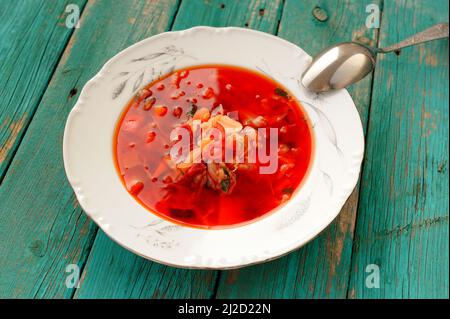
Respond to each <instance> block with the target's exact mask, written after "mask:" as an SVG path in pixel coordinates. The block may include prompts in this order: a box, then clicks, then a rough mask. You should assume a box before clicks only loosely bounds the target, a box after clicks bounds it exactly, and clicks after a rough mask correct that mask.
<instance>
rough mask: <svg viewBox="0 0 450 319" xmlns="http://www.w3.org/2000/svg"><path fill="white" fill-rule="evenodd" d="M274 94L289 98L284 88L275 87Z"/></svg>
mask: <svg viewBox="0 0 450 319" xmlns="http://www.w3.org/2000/svg"><path fill="white" fill-rule="evenodd" d="M275 94H276V95H279V96H281V97H284V98H286V99H288V98H289V94H288V92H286V91H285V90H283V89H281V88H275Z"/></svg>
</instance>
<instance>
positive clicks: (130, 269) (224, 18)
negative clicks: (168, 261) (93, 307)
mask: <svg viewBox="0 0 450 319" xmlns="http://www.w3.org/2000/svg"><path fill="white" fill-rule="evenodd" d="M222 3H225V6H224V7H222V5H221V4H222ZM266 3H267V6H266ZM280 6H281V1H267V2H265V1H223V2H220V1H198V0H195V1H193V0H191V1H183V2H182V3H181V6H180V8H179V10H178V14H177V16H176V18H175V21H174V25H173V28H174V29H186V28H190V27H192V26H195V25H212V26H222V25H234V26H245V24H246V23H247V22H248V23H249V26H250V27H254V28H262V29H263V30H265V31H270V30H275V29H276V26H277V23H278V19H279V14H280V12H281V8H280ZM262 8H264V9H265V10H264V14H261V15H260V13H259V12H260V9H262ZM255 12H256V13H257V16H256V17H255V16H254V13H255ZM216 279H217V272H216V271H206V270H205V271H198V270H185V269H176V268H173V267H166V266H162V265H158V264H156V263H153V262H150V261H147V260H144V259H142V258H141V257H138V256H136V255H134V254H131V253H129V252H127V251H125V250H124V249H123V248H121V247H120V246H118V245H117V244H115V243H113V242H112V241H111V240H110V239H109V238H107V237H106V235H105V234H104V233H103V232H99V235H98V236H97V238H96V240H95V243H94V246H93V248H92V252H91V254H90V256H89V260H88V263H87V265H86V268H85V272H84V274H83V277H82V281H81V288H80V289H79V290H78V291H77V293H76V294H75V297H76V298H93V297H96V298H106V297H110V298H211V297H213V296H214V293H215V291H214V287H215V283H216Z"/></svg>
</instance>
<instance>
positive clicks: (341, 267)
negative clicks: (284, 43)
mask: <svg viewBox="0 0 450 319" xmlns="http://www.w3.org/2000/svg"><path fill="white" fill-rule="evenodd" d="M370 3H374V4H379V1H371V2H370ZM367 4H368V3H364V2H363V1H344V2H343V3H342V2H341V1H339V2H338V1H332V0H329V1H312V0H311V1H310V0H308V1H301V2H299V1H295V0H287V1H286V4H285V8H284V11H283V16H282V19H281V23H280V29H279V34H278V35H279V36H280V37H283V38H285V39H287V40H289V41H291V42H293V43H296V44H298V45H299V46H300V47H302V48H303V49H305V50H306V51H307V52H308V53H310V54H311V55H313V54H316V53H318V52H319V51H320V50H322V49H323V48H325V47H327V46H329V45H331V44H333V43H337V42H341V41H350V40H356V41H360V42H364V43H367V44H370V45H373V46H376V43H377V33H378V32H377V30H376V29H367V28H366V26H365V20H366V16H367V13H366V5H367ZM349 91H350V94H351V95H352V97H353V100H354V101H355V104H356V106H357V108H358V110H359V113H360V115H361V119H362V122H363V125H364V127H365V124H366V122H367V116H368V109H369V104H370V92H371V77H370V76H369V77H367V78H366V79H365V80H363V81H362V82H360V83H358V84H357V85H354V86H353V87H351V88H350V90H349ZM357 204H358V187H357V188H356V189H355V191H354V192H353V194H352V195H351V197H350V198H349V200H348V201H347V203H346V205H345V206H344V208H343V209H342V211H341V213H340V215H339V217H338V218H337V219H336V220H335V221H334V222H333V223H332V224H331V225H330V226H329V227H328V228H327V229H326V230H325V231H324V232H323V233H322V234H321V235H320V236H319V237H318V238H316V239H315V240H313V241H312V242H311V243H309V244H308V245H306V246H305V247H303V248H301V249H300V250H298V251H296V252H294V253H291V254H290V255H288V256H286V257H283V258H281V259H279V260H276V261H273V262H270V263H267V264H263V265H257V266H253V267H249V268H245V269H240V270H233V271H228V272H224V273H223V274H222V276H221V281H220V284H219V288H218V293H217V296H218V297H222V298H345V297H346V293H347V286H348V278H349V271H350V261H351V253H352V241H353V232H354V224H355V218H356V210H357Z"/></svg>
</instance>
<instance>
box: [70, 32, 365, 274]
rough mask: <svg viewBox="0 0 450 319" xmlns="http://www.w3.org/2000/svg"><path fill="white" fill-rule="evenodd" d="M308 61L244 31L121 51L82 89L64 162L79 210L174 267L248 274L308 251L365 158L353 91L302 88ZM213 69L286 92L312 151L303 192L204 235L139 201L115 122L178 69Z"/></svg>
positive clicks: (181, 37) (193, 35) (169, 36)
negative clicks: (299, 110) (125, 181)
mask: <svg viewBox="0 0 450 319" xmlns="http://www.w3.org/2000/svg"><path fill="white" fill-rule="evenodd" d="M310 61H311V57H310V56H309V55H308V54H306V53H305V52H304V51H303V50H302V49H300V48H299V47H297V46H296V45H294V44H292V43H290V42H287V41H285V40H282V39H280V38H278V37H275V36H272V35H269V34H266V33H262V32H257V31H252V30H247V29H241V28H210V27H195V28H192V29H188V30H184V31H178V32H167V33H162V34H159V35H156V36H154V37H151V38H148V39H146V40H143V41H141V42H139V43H137V44H135V45H133V46H131V47H129V48H128V49H126V50H124V51H122V52H120V53H119V54H117V55H116V56H115V57H113V58H112V59H111V60H110V61H108V62H107V63H106V64H105V65H104V66H103V68H102V69H101V70H100V72H99V73H98V74H97V75H96V76H95V77H94V78H92V79H91V80H90V81H89V82H88V83H87V84H86V85H85V87H84V88H83V91H82V92H81V95H80V98H79V99H78V102H77V103H76V105H75V106H74V108H73V110H72V111H71V113H70V115H69V118H68V120H67V124H66V128H65V132H64V165H65V169H66V173H67V177H68V179H69V182H70V184H71V185H72V187H73V189H74V191H75V194H76V196H77V199H78V201H79V202H80V204H81V206H82V207H83V209H84V210H85V212H86V213H87V214H88V215H89V217H91V218H92V219H93V220H94V221H95V222H96V223H97V224H98V225H99V226H100V227H101V229H102V230H103V231H104V232H105V233H106V234H107V235H108V236H109V237H111V238H112V239H113V240H114V241H116V242H117V243H119V244H120V245H122V246H123V247H125V248H127V249H129V250H130V251H132V252H134V253H136V254H138V255H140V256H143V257H145V258H148V259H151V260H154V261H157V262H160V263H163V264H168V265H172V266H177V267H188V268H218V269H224V268H234V267H241V266H246V265H250V264H255V263H259V262H264V261H267V260H271V259H274V258H276V257H279V256H281V255H284V254H286V253H288V252H290V251H292V250H294V249H296V248H299V247H300V246H302V245H304V244H305V243H306V242H308V241H309V240H311V239H312V238H314V237H315V236H316V235H317V234H319V232H321V231H322V230H323V229H324V228H325V227H327V225H329V224H330V223H331V222H332V220H333V219H334V218H335V217H336V216H337V215H338V213H339V211H340V210H341V208H342V206H343V205H344V203H345V201H346V199H347V198H348V196H349V195H350V193H351V192H352V190H353V188H354V187H355V185H356V182H357V180H358V175H359V170H360V165H361V161H362V158H363V153H364V139H363V130H362V125H361V121H360V118H359V114H358V112H357V110H356V108H355V105H354V103H353V101H352V99H351V97H350V95H349V94H348V92H347V91H346V90H340V91H336V92H333V93H329V94H321V95H317V94H311V93H309V92H306V91H305V90H304V88H302V87H301V85H299V81H298V78H299V75H300V74H302V71H303V70H304V69H305V67H306V66H307V65H308V63H309V62H310ZM214 63H217V64H230V65H236V66H242V67H246V68H249V69H254V70H259V71H260V72H264V73H266V74H267V75H269V76H271V77H272V78H274V79H275V80H276V81H278V82H280V83H282V84H283V85H284V86H285V87H287V88H288V89H289V90H290V91H291V93H293V94H294V95H295V96H296V97H297V98H298V99H299V100H300V101H301V103H302V104H303V107H304V109H305V111H306V112H307V113H308V115H309V117H310V119H311V121H312V124H313V131H314V132H313V133H314V139H315V154H314V161H313V164H312V168H311V171H310V173H309V175H308V177H307V179H306V181H305V182H304V184H303V186H302V188H301V189H300V191H299V192H297V193H296V194H295V195H294V196H293V198H291V199H290V201H288V203H287V204H286V205H284V206H283V207H282V208H280V209H278V210H277V211H276V212H275V213H273V214H269V215H268V216H267V217H265V218H262V219H260V220H258V221H256V222H253V223H250V224H247V225H244V226H240V227H235V228H228V229H220V230H207V229H195V228H190V227H183V226H179V225H176V224H174V223H171V222H169V221H166V220H164V219H161V218H160V217H158V216H156V215H154V214H152V213H151V212H150V211H148V210H147V209H145V208H144V207H142V206H141V205H140V204H138V203H137V202H136V201H135V199H134V198H133V197H132V196H131V195H130V194H129V193H128V192H127V190H126V189H125V188H124V186H123V185H122V183H121V181H120V178H119V176H118V174H117V173H116V169H115V166H114V158H113V150H112V145H113V133H114V129H115V125H116V123H117V120H118V118H119V116H120V114H121V112H122V111H123V109H124V107H125V106H126V104H127V102H128V101H129V100H130V98H131V97H132V96H133V94H134V93H135V92H136V91H137V90H138V89H139V88H140V87H142V86H143V85H145V84H147V83H149V82H151V81H152V80H153V79H156V78H157V77H158V76H160V75H164V74H166V73H168V72H170V71H172V70H173V69H178V68H182V67H187V66H192V65H199V64H214Z"/></svg>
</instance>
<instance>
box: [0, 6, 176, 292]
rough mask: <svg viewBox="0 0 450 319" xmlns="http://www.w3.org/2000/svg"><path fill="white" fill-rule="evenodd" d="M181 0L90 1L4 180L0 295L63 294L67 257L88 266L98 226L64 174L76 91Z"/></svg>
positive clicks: (167, 20)
mask: <svg viewBox="0 0 450 319" xmlns="http://www.w3.org/2000/svg"><path fill="white" fill-rule="evenodd" d="M176 4H177V3H176V1H175V0H174V1H164V2H153V1H106V0H104V1H95V2H90V3H88V4H87V6H86V8H85V10H84V12H83V16H82V20H81V27H80V28H79V29H77V31H76V32H75V33H74V35H73V37H72V38H71V40H70V42H69V44H68V46H67V48H66V49H65V52H64V55H63V56H62V59H61V62H60V64H59V65H58V68H57V69H56V71H55V74H54V76H53V78H52V80H51V82H50V84H49V86H48V88H47V91H46V92H45V94H44V97H43V99H42V101H41V103H40V104H39V107H38V109H37V111H36V114H35V116H34V118H33V121H32V122H31V124H30V126H29V129H28V130H27V132H26V134H25V136H24V139H23V141H22V143H21V145H20V147H19V149H18V151H17V154H16V156H15V157H14V160H13V162H12V164H11V167H10V169H9V170H8V172H7V174H6V176H5V179H4V181H3V184H2V185H1V187H0V203H1V206H0V256H2V257H1V258H0V269H1V274H0V292H1V296H0V297H16V298H17V297H53V298H54V297H65V298H70V297H71V296H72V295H73V293H74V291H73V290H72V289H68V288H67V287H66V286H65V279H66V276H67V275H68V274H66V273H65V269H66V266H67V265H68V264H77V265H79V266H80V267H83V265H84V263H85V261H86V258H87V256H88V253H89V251H90V248H91V246H92V243H93V240H94V236H95V234H96V230H97V227H96V226H95V225H94V224H93V223H92V222H91V221H89V220H88V218H87V217H86V215H85V214H84V213H83V212H82V210H81V209H80V207H79V205H78V203H77V201H76V199H75V196H74V194H73V192H72V189H71V188H70V186H69V184H68V182H67V179H66V176H65V174H64V168H63V161H62V137H63V130H64V125H65V122H66V118H67V115H68V113H69V111H70V110H71V108H72V106H73V104H74V103H75V101H76V98H77V95H78V94H77V92H79V91H80V89H81V87H82V86H83V85H84V84H85V83H86V82H87V81H88V80H89V79H90V78H91V77H92V76H93V75H94V74H95V73H96V72H97V71H98V70H99V69H100V67H101V66H102V65H103V64H104V63H105V62H106V60H107V59H109V58H110V57H112V56H113V55H115V54H116V53H117V52H118V51H119V50H121V49H123V48H124V47H126V46H129V45H130V44H132V43H134V42H136V41H137V40H139V39H141V38H142V37H144V36H148V35H151V34H155V33H159V32H162V31H164V30H166V29H167V28H168V27H169V25H170V24H171V22H172V20H171V19H172V16H173V15H174V13H175V11H176Z"/></svg>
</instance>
